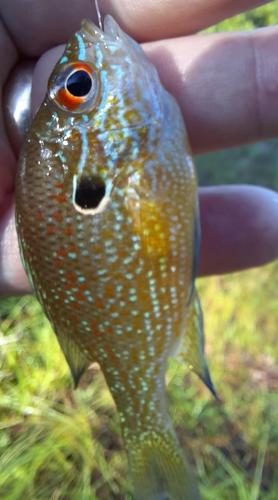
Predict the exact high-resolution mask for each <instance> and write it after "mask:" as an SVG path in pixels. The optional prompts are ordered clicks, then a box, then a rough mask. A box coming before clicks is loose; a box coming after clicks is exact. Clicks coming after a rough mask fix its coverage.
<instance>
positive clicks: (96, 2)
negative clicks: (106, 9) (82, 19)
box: [92, 0, 103, 31]
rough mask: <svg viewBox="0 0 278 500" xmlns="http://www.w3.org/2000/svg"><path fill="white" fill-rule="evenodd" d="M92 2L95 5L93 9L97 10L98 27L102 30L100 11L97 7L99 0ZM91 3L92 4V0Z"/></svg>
mask: <svg viewBox="0 0 278 500" xmlns="http://www.w3.org/2000/svg"><path fill="white" fill-rule="evenodd" d="M94 3H95V5H94V6H95V9H96V12H97V18H98V25H99V27H100V29H101V30H102V31H103V23H102V17H101V11H100V7H99V0H94ZM92 4H93V0H92Z"/></svg>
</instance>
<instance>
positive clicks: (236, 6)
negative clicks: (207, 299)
mask: <svg viewBox="0 0 278 500" xmlns="http://www.w3.org/2000/svg"><path fill="white" fill-rule="evenodd" d="M266 2H267V0H198V1H197V0H195V1H192V0H171V1H169V0H168V1H167V2H166V1H165V0H147V1H146V0H121V1H119V0H99V5H100V9H101V12H102V13H103V14H108V13H109V14H112V15H113V16H114V17H115V19H116V20H117V21H118V22H119V23H120V25H121V26H122V27H123V28H124V29H125V30H126V31H127V32H128V33H129V34H131V35H132V36H133V37H134V38H136V39H137V40H139V41H143V40H145V41H146V40H155V39H159V38H169V37H173V36H179V35H185V34H189V33H193V32H195V31H197V30H200V29H202V28H205V27H207V26H210V25H212V24H215V23H216V22H218V21H220V20H221V19H224V18H225V17H229V16H231V15H234V14H236V13H238V12H240V11H244V10H247V9H250V8H254V7H256V6H258V5H261V4H264V3H266ZM15 12H16V15H15ZM0 14H2V16H3V19H4V21H5V23H6V25H7V26H8V28H9V30H10V32H11V34H12V37H13V39H14V40H15V41H16V44H17V47H18V48H19V49H20V50H21V51H22V53H24V54H25V55H28V56H36V55H39V54H41V53H42V52H43V51H44V50H46V49H48V48H50V47H52V46H54V45H57V44H59V43H65V42H66V40H67V39H68V38H69V37H70V36H71V34H72V33H73V32H74V31H76V30H77V29H78V28H79V25H80V21H81V19H82V18H84V17H89V18H91V19H93V20H94V21H95V22H96V20H97V16H96V9H95V1H94V0H71V2H70V5H69V2H68V0H59V1H57V0H40V1H39V2H38V0H29V1H28V2H25V1H23V0H1V7H0ZM34 40H36V43H34Z"/></svg>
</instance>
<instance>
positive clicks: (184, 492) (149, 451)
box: [127, 429, 200, 500]
mask: <svg viewBox="0 0 278 500" xmlns="http://www.w3.org/2000/svg"><path fill="white" fill-rule="evenodd" d="M127 444H128V450H129V460H130V467H131V476H132V480H133V486H134V499H135V500H197V499H199V498H200V496H199V493H198V488H197V485H196V482H195V478H194V475H193V472H192V469H191V467H190V466H189V464H188V463H187V460H186V458H185V456H184V455H183V453H182V451H181V449H180V448H179V445H178V443H177V439H176V437H175V436H174V434H173V433H172V432H170V431H169V430H168V429H166V430H165V431H164V432H163V431H161V430H157V431H155V430H151V431H146V432H143V433H142V434H141V435H138V436H137V437H136V438H133V439H132V440H131V441H130V442H129V443H127Z"/></svg>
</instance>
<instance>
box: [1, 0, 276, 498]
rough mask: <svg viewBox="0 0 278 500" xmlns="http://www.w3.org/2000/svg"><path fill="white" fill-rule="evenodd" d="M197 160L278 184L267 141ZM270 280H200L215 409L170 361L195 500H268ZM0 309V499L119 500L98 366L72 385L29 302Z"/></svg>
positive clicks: (112, 423)
mask: <svg viewBox="0 0 278 500" xmlns="http://www.w3.org/2000/svg"><path fill="white" fill-rule="evenodd" d="M277 11H278V9H277V2H271V3H270V4H269V5H266V6H264V7H262V8H260V9H257V10H255V11H253V12H250V13H248V14H245V15H240V16H237V17H236V18H234V19H232V20H228V21H225V22H224V23H222V24H221V25H219V26H217V27H215V28H214V29H216V30H220V29H242V28H246V29H249V28H253V27H254V26H263V25H267V24H274V23H277V22H278V12H277ZM197 164H198V170H199V177H200V182H201V184H203V185H208V184H220V183H237V182H249V183H257V184H260V185H265V186H268V187H272V188H273V189H275V190H278V142H277V141H270V142H264V143H259V144H256V145H253V146H248V147H247V146H246V147H242V148H239V149H234V150H231V151H222V152H219V153H212V154H209V155H205V156H202V157H199V158H198V159H197ZM277 277H278V264H277V263H274V264H272V265H269V266H266V267H264V268H261V269H255V270H252V271H247V272H244V273H240V274H235V275H229V276H225V277H214V278H209V279H203V280H199V288H200V290H201V295H202V299H203V308H204V311H205V318H206V330H207V352H208V357H209V362H210V366H211V372H212V376H213V379H214V382H215V385H216V387H217V389H218V392H219V394H220V395H221V397H222V399H223V401H224V403H223V404H222V405H221V404H219V403H217V402H215V401H214V400H213V399H212V398H211V396H210V395H209V393H208V391H207V390H206V389H205V388H204V387H203V386H202V384H201V382H199V380H197V378H196V377H195V376H194V375H192V374H191V373H189V372H188V371H187V370H186V368H185V367H184V366H182V365H178V363H177V361H176V360H174V361H171V366H170V369H169V379H170V384H169V399H170V407H171V412H172V415H173V419H174V422H175V425H176V428H177V432H178V434H179V438H180V441H181V442H182V444H183V445H184V446H185V447H188V448H190V450H191V453H192V456H193V458H194V461H195V464H196V469H197V474H198V478H199V483H200V487H201V492H202V496H203V498H204V499H205V500H218V499H219V500H225V499H227V500H238V499H239V500H257V499H264V500H274V499H276V498H277V491H278V489H277V488H278V484H277V478H275V469H277V456H275V454H276V453H277V433H278V428H277V421H275V406H276V408H277V395H275V390H277V385H278V370H277V367H275V358H277V347H276V344H277V342H275V339H277V325H278V295H277ZM0 316H1V320H2V321H1V329H0V381H1V383H0V498H3V499H5V500H20V499H22V498H28V499H30V500H35V499H39V500H44V499H52V500H56V499H57V500H58V499H70V500H75V499H76V500H77V499H83V500H93V499H95V498H98V499H99V498H100V499H108V498H114V499H120V498H123V496H122V495H121V494H120V491H122V490H123V489H124V487H125V477H126V473H125V471H126V458H125V454H124V453H123V451H122V448H121V440H120V434H119V426H118V422H117V419H116V418H115V410H114V406H113V403H112V400H111V397H110V395H109V392H108V391H107V389H106V387H105V384H104V381H103V378H102V375H101V373H100V372H99V370H98V367H97V366H94V365H93V366H92V367H91V368H90V370H89V371H88V373H87V374H86V376H85V377H84V379H83V381H82V384H81V388H80V389H78V390H76V391H73V388H72V382H71V379H70V375H69V371H68V368H67V366H66V363H65V361H64V359H63V356H62V354H61V352H60V350H59V348H58V345H57V342H56V338H55V337H54V334H53V333H52V332H51V330H50V327H49V324H48V322H47V320H46V319H45V318H44V316H43V314H42V312H41V309H40V307H39V305H38V304H37V302H36V301H35V300H34V299H33V298H31V297H23V298H20V299H18V298H14V299H9V300H3V301H2V302H1V303H0ZM276 394H277V393H276ZM275 445H276V446H275ZM275 460H276V462H275Z"/></svg>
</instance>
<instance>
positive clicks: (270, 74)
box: [145, 27, 278, 152]
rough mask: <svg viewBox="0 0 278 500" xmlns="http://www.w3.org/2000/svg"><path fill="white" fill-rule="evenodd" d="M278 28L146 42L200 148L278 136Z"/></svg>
mask: <svg viewBox="0 0 278 500" xmlns="http://www.w3.org/2000/svg"><path fill="white" fill-rule="evenodd" d="M277 43H278V27H277V28H273V27H272V28H264V29H260V30H256V31H253V32H251V33H250V32H249V33H225V34H213V35H209V36H204V35H203V36H201V35H199V36H191V37H187V38H179V39H173V40H167V41H161V42H153V43H151V44H147V45H146V46H145V47H146V51H147V54H148V55H149V57H150V58H151V60H152V61H153V62H154V64H155V65H156V67H157V68H158V71H159V73H160V77H161V80H162V82H163V83H164V85H165V87H166V88H167V89H168V90H169V91H170V92H171V93H172V94H173V95H175V97H176V98H177V100H178V102H179V104H180V106H181V109H182V112H183V115H184V119H185V123H186V125H187V128H188V132H189V139H190V144H191V146H192V148H193V150H194V151H195V152H204V151H208V150H212V149H221V148H225V147H230V146H235V145H239V144H243V143H247V142H252V141H256V140H258V139H263V138H270V137H274V136H276V135H277V134H278V120H277V116H278V85H277V81H278V51H277Z"/></svg>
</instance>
